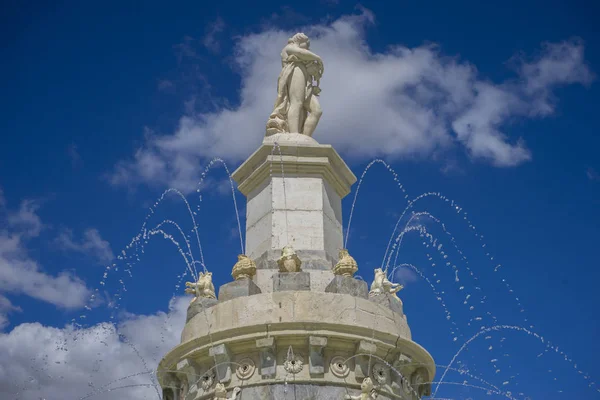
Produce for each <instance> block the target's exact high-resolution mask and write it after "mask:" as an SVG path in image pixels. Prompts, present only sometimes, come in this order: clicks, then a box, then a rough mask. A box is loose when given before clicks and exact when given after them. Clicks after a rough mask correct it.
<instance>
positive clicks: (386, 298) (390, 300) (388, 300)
mask: <svg viewBox="0 0 600 400" xmlns="http://www.w3.org/2000/svg"><path fill="white" fill-rule="evenodd" d="M369 300H371V301H372V302H374V303H377V304H381V305H382V306H385V307H387V308H389V309H390V310H392V311H393V312H395V313H398V314H400V315H402V316H403V315H404V310H403V307H402V301H400V299H398V298H397V297H396V296H394V295H391V294H387V293H382V294H378V295H369Z"/></svg>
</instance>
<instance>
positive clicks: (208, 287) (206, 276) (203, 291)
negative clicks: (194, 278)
mask: <svg viewBox="0 0 600 400" xmlns="http://www.w3.org/2000/svg"><path fill="white" fill-rule="evenodd" d="M185 286H186V289H185V292H186V293H188V294H193V295H194V298H193V299H192V301H190V303H193V302H194V301H196V299H197V298H198V297H204V298H207V299H216V298H217V296H216V295H215V285H213V283H212V272H204V273H203V272H200V275H198V282H196V283H192V282H186V283H185Z"/></svg>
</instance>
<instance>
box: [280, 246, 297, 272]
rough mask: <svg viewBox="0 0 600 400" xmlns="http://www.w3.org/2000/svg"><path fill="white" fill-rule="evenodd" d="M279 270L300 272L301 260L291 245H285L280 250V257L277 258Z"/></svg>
mask: <svg viewBox="0 0 600 400" xmlns="http://www.w3.org/2000/svg"><path fill="white" fill-rule="evenodd" d="M277 265H278V266H279V272H300V271H301V269H300V267H301V266H302V261H300V258H299V257H298V255H297V254H296V252H295V251H294V248H293V247H292V246H285V247H284V248H283V250H281V257H280V258H279V260H277Z"/></svg>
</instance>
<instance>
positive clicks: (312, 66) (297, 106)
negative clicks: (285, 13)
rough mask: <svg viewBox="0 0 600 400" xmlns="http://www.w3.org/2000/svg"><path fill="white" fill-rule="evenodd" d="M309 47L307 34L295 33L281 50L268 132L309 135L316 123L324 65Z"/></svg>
mask: <svg viewBox="0 0 600 400" xmlns="http://www.w3.org/2000/svg"><path fill="white" fill-rule="evenodd" d="M309 48H310V40H309V39H308V36H306V35H305V34H304V33H296V34H295V35H294V36H292V37H291V38H290V39H288V43H287V45H286V46H285V47H284V48H283V50H282V51H281V67H282V68H281V73H280V74H279V78H278V80H277V99H276V100H275V106H274V109H273V112H272V113H271V115H270V116H269V120H268V121H267V136H271V135H274V134H276V133H289V132H292V133H302V134H304V135H307V136H312V134H313V132H314V131H315V128H316V127H317V123H318V122H319V119H320V118H321V115H322V111H321V105H320V103H319V99H318V96H319V93H320V92H321V89H320V88H319V81H320V80H321V77H322V76H323V72H324V71H325V69H324V66H323V60H321V57H319V56H318V55H316V54H315V53H313V52H312V51H310V50H309Z"/></svg>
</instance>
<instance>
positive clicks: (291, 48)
mask: <svg viewBox="0 0 600 400" xmlns="http://www.w3.org/2000/svg"><path fill="white" fill-rule="evenodd" d="M285 52H286V53H287V54H290V55H291V54H293V55H295V56H296V57H298V58H299V59H301V60H304V61H318V62H320V63H321V64H323V60H321V57H319V56H318V55H316V54H315V53H313V52H312V51H310V50H306V49H303V48H301V47H298V46H297V45H295V44H290V45H288V46H286V47H285Z"/></svg>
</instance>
